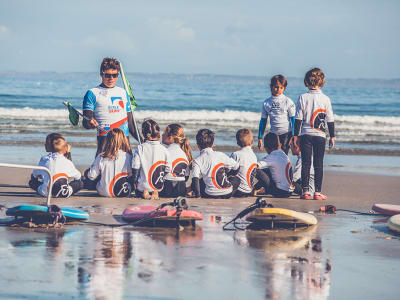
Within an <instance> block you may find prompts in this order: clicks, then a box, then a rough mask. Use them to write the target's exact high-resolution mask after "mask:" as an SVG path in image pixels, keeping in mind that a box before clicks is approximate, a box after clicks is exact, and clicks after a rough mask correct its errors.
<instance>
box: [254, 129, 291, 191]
mask: <svg viewBox="0 0 400 300" xmlns="http://www.w3.org/2000/svg"><path fill="white" fill-rule="evenodd" d="M264 148H265V151H267V153H268V155H267V156H265V157H264V158H263V159H261V160H260V161H259V162H258V163H257V165H258V168H259V170H258V172H257V179H258V180H259V181H258V182H257V184H256V186H255V188H256V190H257V189H259V188H261V187H262V188H264V191H265V193H266V194H271V195H272V196H274V197H279V198H287V197H289V196H290V195H291V193H292V191H293V189H294V186H293V185H292V179H291V177H292V167H291V164H290V161H289V158H288V156H287V155H286V154H285V153H284V152H283V151H282V149H281V143H280V142H279V138H278V136H277V135H276V134H274V133H272V132H269V133H268V134H267V135H265V137H264Z"/></svg>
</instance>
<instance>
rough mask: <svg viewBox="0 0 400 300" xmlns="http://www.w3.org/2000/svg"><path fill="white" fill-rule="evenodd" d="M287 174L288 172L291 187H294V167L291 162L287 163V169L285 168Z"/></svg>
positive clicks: (287, 177) (287, 176)
mask: <svg viewBox="0 0 400 300" xmlns="http://www.w3.org/2000/svg"><path fill="white" fill-rule="evenodd" d="M285 174H286V179H287V181H288V183H289V185H290V188H291V189H294V185H293V183H292V180H293V169H292V165H291V164H290V162H288V163H287V165H286V170H285Z"/></svg>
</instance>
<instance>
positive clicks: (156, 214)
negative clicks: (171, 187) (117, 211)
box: [122, 205, 203, 226]
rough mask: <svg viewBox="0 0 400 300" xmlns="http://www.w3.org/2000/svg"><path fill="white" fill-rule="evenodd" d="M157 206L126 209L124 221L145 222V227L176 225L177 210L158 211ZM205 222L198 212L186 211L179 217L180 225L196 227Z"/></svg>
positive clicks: (123, 215) (123, 216)
mask: <svg viewBox="0 0 400 300" xmlns="http://www.w3.org/2000/svg"><path fill="white" fill-rule="evenodd" d="M156 209H157V206H151V205H139V206H131V207H128V208H126V209H125V210H124V211H123V213H122V219H124V221H126V222H129V223H131V222H136V221H139V220H143V223H141V224H140V225H143V226H169V225H174V224H176V217H177V210H176V209H175V208H167V207H164V208H162V209H160V210H157V211H155V210H156ZM200 220H203V215H202V214H201V213H199V212H197V211H193V210H187V209H184V210H182V212H181V215H180V217H179V224H180V225H182V226H185V225H190V224H192V225H194V224H195V222H196V221H200Z"/></svg>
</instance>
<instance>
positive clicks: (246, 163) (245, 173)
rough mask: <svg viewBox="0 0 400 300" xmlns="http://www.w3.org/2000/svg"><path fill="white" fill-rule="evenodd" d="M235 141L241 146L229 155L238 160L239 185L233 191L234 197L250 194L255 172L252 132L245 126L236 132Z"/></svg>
mask: <svg viewBox="0 0 400 300" xmlns="http://www.w3.org/2000/svg"><path fill="white" fill-rule="evenodd" d="M236 142H237V144H238V145H239V147H241V148H242V149H240V150H239V151H236V152H234V153H232V155H231V157H232V158H233V159H234V160H236V161H237V162H239V166H240V167H239V173H238V175H237V176H238V177H239V178H240V185H239V187H238V189H237V191H236V192H235V193H234V195H233V196H234V197H247V196H251V192H252V190H253V181H254V178H255V176H256V172H257V157H256V155H255V154H254V152H253V149H252V147H253V133H252V132H251V130H249V129H247V128H243V129H240V130H238V132H236Z"/></svg>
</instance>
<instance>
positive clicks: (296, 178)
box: [290, 143, 314, 195]
mask: <svg viewBox="0 0 400 300" xmlns="http://www.w3.org/2000/svg"><path fill="white" fill-rule="evenodd" d="M290 150H291V151H292V154H293V155H297V161H296V165H295V166H294V169H293V186H294V191H293V193H295V194H297V195H301V194H302V192H303V190H302V184H301V151H300V148H299V147H298V146H296V145H295V144H294V143H291V145H290ZM308 188H309V192H310V193H314V168H313V166H312V157H311V167H310V183H309V185H308Z"/></svg>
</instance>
